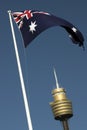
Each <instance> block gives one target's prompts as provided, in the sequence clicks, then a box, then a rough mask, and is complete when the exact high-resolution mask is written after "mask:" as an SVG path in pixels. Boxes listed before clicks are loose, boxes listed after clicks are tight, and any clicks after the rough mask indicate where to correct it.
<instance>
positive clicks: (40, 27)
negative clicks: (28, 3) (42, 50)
mask: <svg viewBox="0 0 87 130" xmlns="http://www.w3.org/2000/svg"><path fill="white" fill-rule="evenodd" d="M12 16H13V18H14V20H15V22H16V23H17V25H18V27H19V29H20V31H21V34H22V37H23V41H24V45H25V47H27V45H28V44H30V42H31V41H32V40H33V39H35V38H36V37H37V36H38V35H39V34H40V33H41V32H43V31H44V30H46V29H48V28H50V27H53V26H61V27H63V28H64V29H65V30H66V31H67V32H68V34H69V37H70V38H71V40H72V41H73V43H75V44H78V45H79V46H83V41H84V38H83V35H82V33H81V32H80V31H79V30H78V29H77V28H76V27H75V26H74V25H73V24H71V23H70V22H68V21H66V20H64V19H62V18H59V17H56V16H54V15H52V14H49V13H47V12H43V11H36V10H25V11H21V12H13V13H12Z"/></svg>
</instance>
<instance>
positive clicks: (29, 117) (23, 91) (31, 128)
mask: <svg viewBox="0 0 87 130" xmlns="http://www.w3.org/2000/svg"><path fill="white" fill-rule="evenodd" d="M8 14H9V20H10V25H11V31H12V36H13V42H14V48H15V54H16V59H17V65H18V71H19V77H20V82H21V89H22V94H23V99H24V105H25V111H26V117H27V123H28V128H29V130H33V126H32V122H31V116H30V110H29V104H28V100H27V95H26V90H25V84H24V79H23V74H22V69H21V64H20V58H19V53H18V48H17V42H16V37H15V33H14V28H13V23H12V16H11V11H10V10H9V11H8Z"/></svg>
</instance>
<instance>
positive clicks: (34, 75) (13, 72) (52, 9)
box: [0, 0, 87, 130]
mask: <svg viewBox="0 0 87 130" xmlns="http://www.w3.org/2000/svg"><path fill="white" fill-rule="evenodd" d="M25 9H38V10H40V11H46V12H49V13H51V14H54V15H56V16H58V17H62V18H64V19H66V20H68V21H69V22H71V23H73V24H74V25H75V26H76V27H77V28H79V30H80V31H81V32H82V33H83V35H84V39H85V42H84V44H85V51H83V49H82V48H80V47H78V46H77V45H74V44H72V42H71V40H70V39H69V38H68V35H67V33H66V31H65V30H64V29H62V28H60V27H54V28H50V29H48V30H46V31H45V32H43V33H42V34H41V35H39V36H38V37H37V38H36V39H35V40H34V41H33V42H32V43H31V44H30V45H29V46H28V47H27V48H26V49H25V48H24V47H23V42H22V38H21V35H20V32H19V30H18V28H17V26H16V24H15V23H14V29H15V33H16V39H17V45H18V50H19V55H20V60H21V65H22V69H23V75H24V81H25V85H26V91H27V96H28V101H29V105H30V112H31V119H32V124H33V128H34V130H48V129H50V130H53V129H55V130H57V129H60V130H62V125H61V123H60V122H59V121H55V120H54V118H53V114H52V111H51V108H50V106H49V102H51V101H53V98H52V95H51V91H52V89H53V88H55V79H54V75H53V67H55V68H56V72H57V76H58V80H59V84H60V87H63V88H65V90H66V92H67V97H68V99H70V100H71V101H72V104H73V114H74V116H73V117H72V118H71V119H70V120H69V126H70V130H72V129H76V130H80V129H83V130H84V129H86V128H87V123H86V119H87V102H86V99H87V17H86V16H87V13H86V12H87V1H86V0H77V1H75V0H73V1H69V0H67V1H65V0H61V1H60V0H59V1H58V0H53V1H52V0H51V1H49V0H24V1H22V2H21V1H18V0H15V1H11V0H7V1H5V0H3V1H1V2H0V16H1V22H0V61H1V62H0V129H1V130H19V129H21V130H24V129H25V130H28V126H27V120H26V114H25V109H24V103H23V97H22V92H21V86H20V80H19V75H18V68H17V63H16V57H15V51H14V46H13V39H12V34H11V28H10V23H9V17H8V13H7V11H8V10H12V11H21V10H25Z"/></svg>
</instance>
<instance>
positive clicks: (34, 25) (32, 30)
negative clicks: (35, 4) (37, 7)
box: [29, 21, 37, 33]
mask: <svg viewBox="0 0 87 130" xmlns="http://www.w3.org/2000/svg"><path fill="white" fill-rule="evenodd" d="M36 26H37V24H36V21H34V22H32V21H31V25H29V28H30V32H32V33H33V32H34V31H36V29H35V27H36Z"/></svg>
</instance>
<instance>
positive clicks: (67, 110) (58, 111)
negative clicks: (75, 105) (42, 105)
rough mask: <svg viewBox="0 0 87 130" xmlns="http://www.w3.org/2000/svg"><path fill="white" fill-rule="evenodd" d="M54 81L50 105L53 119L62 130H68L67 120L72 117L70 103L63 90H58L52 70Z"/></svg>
mask: <svg viewBox="0 0 87 130" xmlns="http://www.w3.org/2000/svg"><path fill="white" fill-rule="evenodd" d="M54 76H55V80H56V87H57V88H56V89H54V90H52V95H53V98H54V101H53V102H51V103H50V106H51V108H52V112H53V115H54V118H55V119H56V120H60V121H62V123H63V128H64V130H69V127H68V119H69V118H71V117H72V116H73V112H72V103H71V101H70V100H68V99H67V97H66V92H65V89H64V88H59V85H58V81H57V76H56V72H55V70H54Z"/></svg>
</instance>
